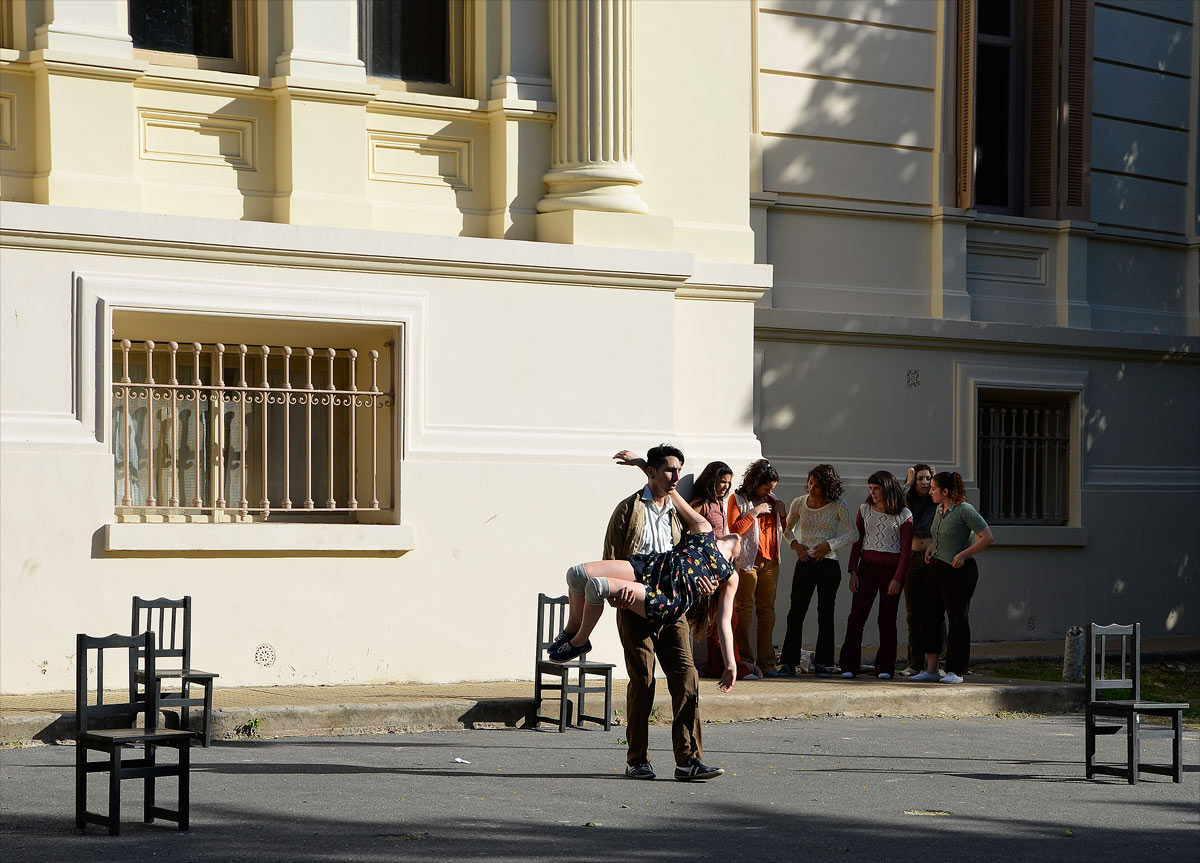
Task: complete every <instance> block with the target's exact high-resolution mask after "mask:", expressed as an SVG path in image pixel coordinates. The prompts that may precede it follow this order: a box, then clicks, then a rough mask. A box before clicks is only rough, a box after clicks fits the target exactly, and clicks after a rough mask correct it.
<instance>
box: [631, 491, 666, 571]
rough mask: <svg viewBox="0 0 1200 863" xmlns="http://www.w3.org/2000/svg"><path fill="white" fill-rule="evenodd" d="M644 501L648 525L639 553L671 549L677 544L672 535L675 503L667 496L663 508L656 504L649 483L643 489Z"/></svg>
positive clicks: (644, 531)
mask: <svg viewBox="0 0 1200 863" xmlns="http://www.w3.org/2000/svg"><path fill="white" fill-rule="evenodd" d="M642 502H643V503H645V504H646V527H645V530H643V531H642V544H641V545H640V546H638V549H637V553H638V554H649V553H650V552H652V551H658V552H662V551H670V550H671V549H672V548H673V547H674V544H675V543H674V537H673V536H672V535H671V512H672V511H673V510H674V509H675V504H673V503H671V499H670V498H667V502H666V503H665V504H663V505H662V507H661V508H660V507H658V506H657V505H655V503H654V495H653V494H651V493H650V486H649V485H647V486H646V487H645V488H643V489H642Z"/></svg>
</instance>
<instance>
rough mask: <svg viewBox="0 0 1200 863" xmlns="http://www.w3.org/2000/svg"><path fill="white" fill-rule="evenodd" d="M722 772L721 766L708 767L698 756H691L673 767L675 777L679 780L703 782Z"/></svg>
mask: <svg viewBox="0 0 1200 863" xmlns="http://www.w3.org/2000/svg"><path fill="white" fill-rule="evenodd" d="M724 773H725V769H724V768H723V767H709V766H707V765H705V764H704V763H702V762H701V761H700V759H699V758H691V759H689V760H687V761H685V762H684V763H683V764H680V765H679V766H678V767H676V768H675V778H676V779H678V780H679V781H680V782H704V781H705V780H706V779H716V778H717V777H718V776H722V775H724Z"/></svg>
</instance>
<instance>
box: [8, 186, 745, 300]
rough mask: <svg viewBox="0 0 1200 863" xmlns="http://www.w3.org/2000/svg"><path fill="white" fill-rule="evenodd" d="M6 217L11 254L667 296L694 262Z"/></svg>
mask: <svg viewBox="0 0 1200 863" xmlns="http://www.w3.org/2000/svg"><path fill="white" fill-rule="evenodd" d="M0 216H2V217H0V246H3V247H4V248H6V249H36V250H42V251H60V252H73V253H79V252H86V253H94V254H104V255H114V256H119V257H134V258H158V259H168V260H178V261H204V262H213V263H224V264H249V265H255V266H273V267H280V268H285V269H297V268H301V269H322V270H338V271H353V272H374V273H392V274H404V275H413V276H423V277H444V278H460V279H463V278H465V279H483V280H498V281H519V282H526V283H527V282H538V283H553V284H569V285H594V286H601V287H612V288H625V289H632V290H649V291H669V292H675V291H676V290H678V289H679V288H680V287H681V286H682V285H683V283H684V282H685V281H686V280H687V279H689V278H691V277H692V276H693V274H694V273H695V261H694V259H693V257H692V255H690V254H688V253H686V252H674V251H639V250H631V249H606V248H598V247H583V246H560V245H557V244H547V243H531V242H525V241H518V240H490V239H482V238H460V237H442V236H426V235H416V234H399V233H389V232H385V231H356V230H350V229H340V228H314V227H309V226H294V225H278V224H274V223H257V222H227V221H224V220H218V219H200V218H188V217H178V216H157V215H149V214H140V213H116V212H108V211H100V210H83V209H76V208H66V207H48V206H45V205H37V204H18V203H9V202H6V203H5V204H4V206H3V208H2V210H0ZM726 287H727V286H726ZM735 292H736V286H735Z"/></svg>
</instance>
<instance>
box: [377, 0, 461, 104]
mask: <svg viewBox="0 0 1200 863" xmlns="http://www.w3.org/2000/svg"><path fill="white" fill-rule="evenodd" d="M446 5H447V6H448V8H449V12H450V20H449V26H448V27H447V32H448V43H449V44H448V45H447V52H448V56H447V64H448V67H449V72H450V81H449V83H445V84H442V83H437V82H431V81H409V80H406V79H404V78H392V77H386V76H382V75H372V74H371V70H370V66H369V64H368V61H367V58H366V57H365V56H364V55H365V54H366V53H367V51H366V45H367V29H368V27H369V26H370V23H369V21H367V20H365V19H366V18H368V17H369V16H368V15H364V14H363V10H369V9H370V5H369V0H358V2H357V13H358V55H359V59H360V60H361V61H362V63H363V66H364V68H366V70H367V72H366V74H367V80H368V81H370V82H371V83H372V84H374V85H376V86H378V87H379V88H380V89H381V90H384V91H389V92H393V93H421V94H425V95H431V96H460V97H465V96H468V95H469V93H468V83H469V81H470V72H471V70H470V64H469V62H468V61H469V59H470V53H469V52H468V51H467V45H468V40H467V35H468V34H469V33H470V32H471V29H472V27H473V25H474V11H473V9H474V4H468V3H466V2H464V0H446Z"/></svg>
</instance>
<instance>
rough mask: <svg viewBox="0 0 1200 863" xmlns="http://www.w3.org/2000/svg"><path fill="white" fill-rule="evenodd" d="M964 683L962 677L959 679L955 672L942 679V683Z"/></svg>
mask: <svg viewBox="0 0 1200 863" xmlns="http://www.w3.org/2000/svg"><path fill="white" fill-rule="evenodd" d="M962 682H963V679H962V678H961V677H959V676H958V675H957V674H955V673H954V672H951V673H949V674H947V675H945V676H944V677H943V678H942V683H962Z"/></svg>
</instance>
